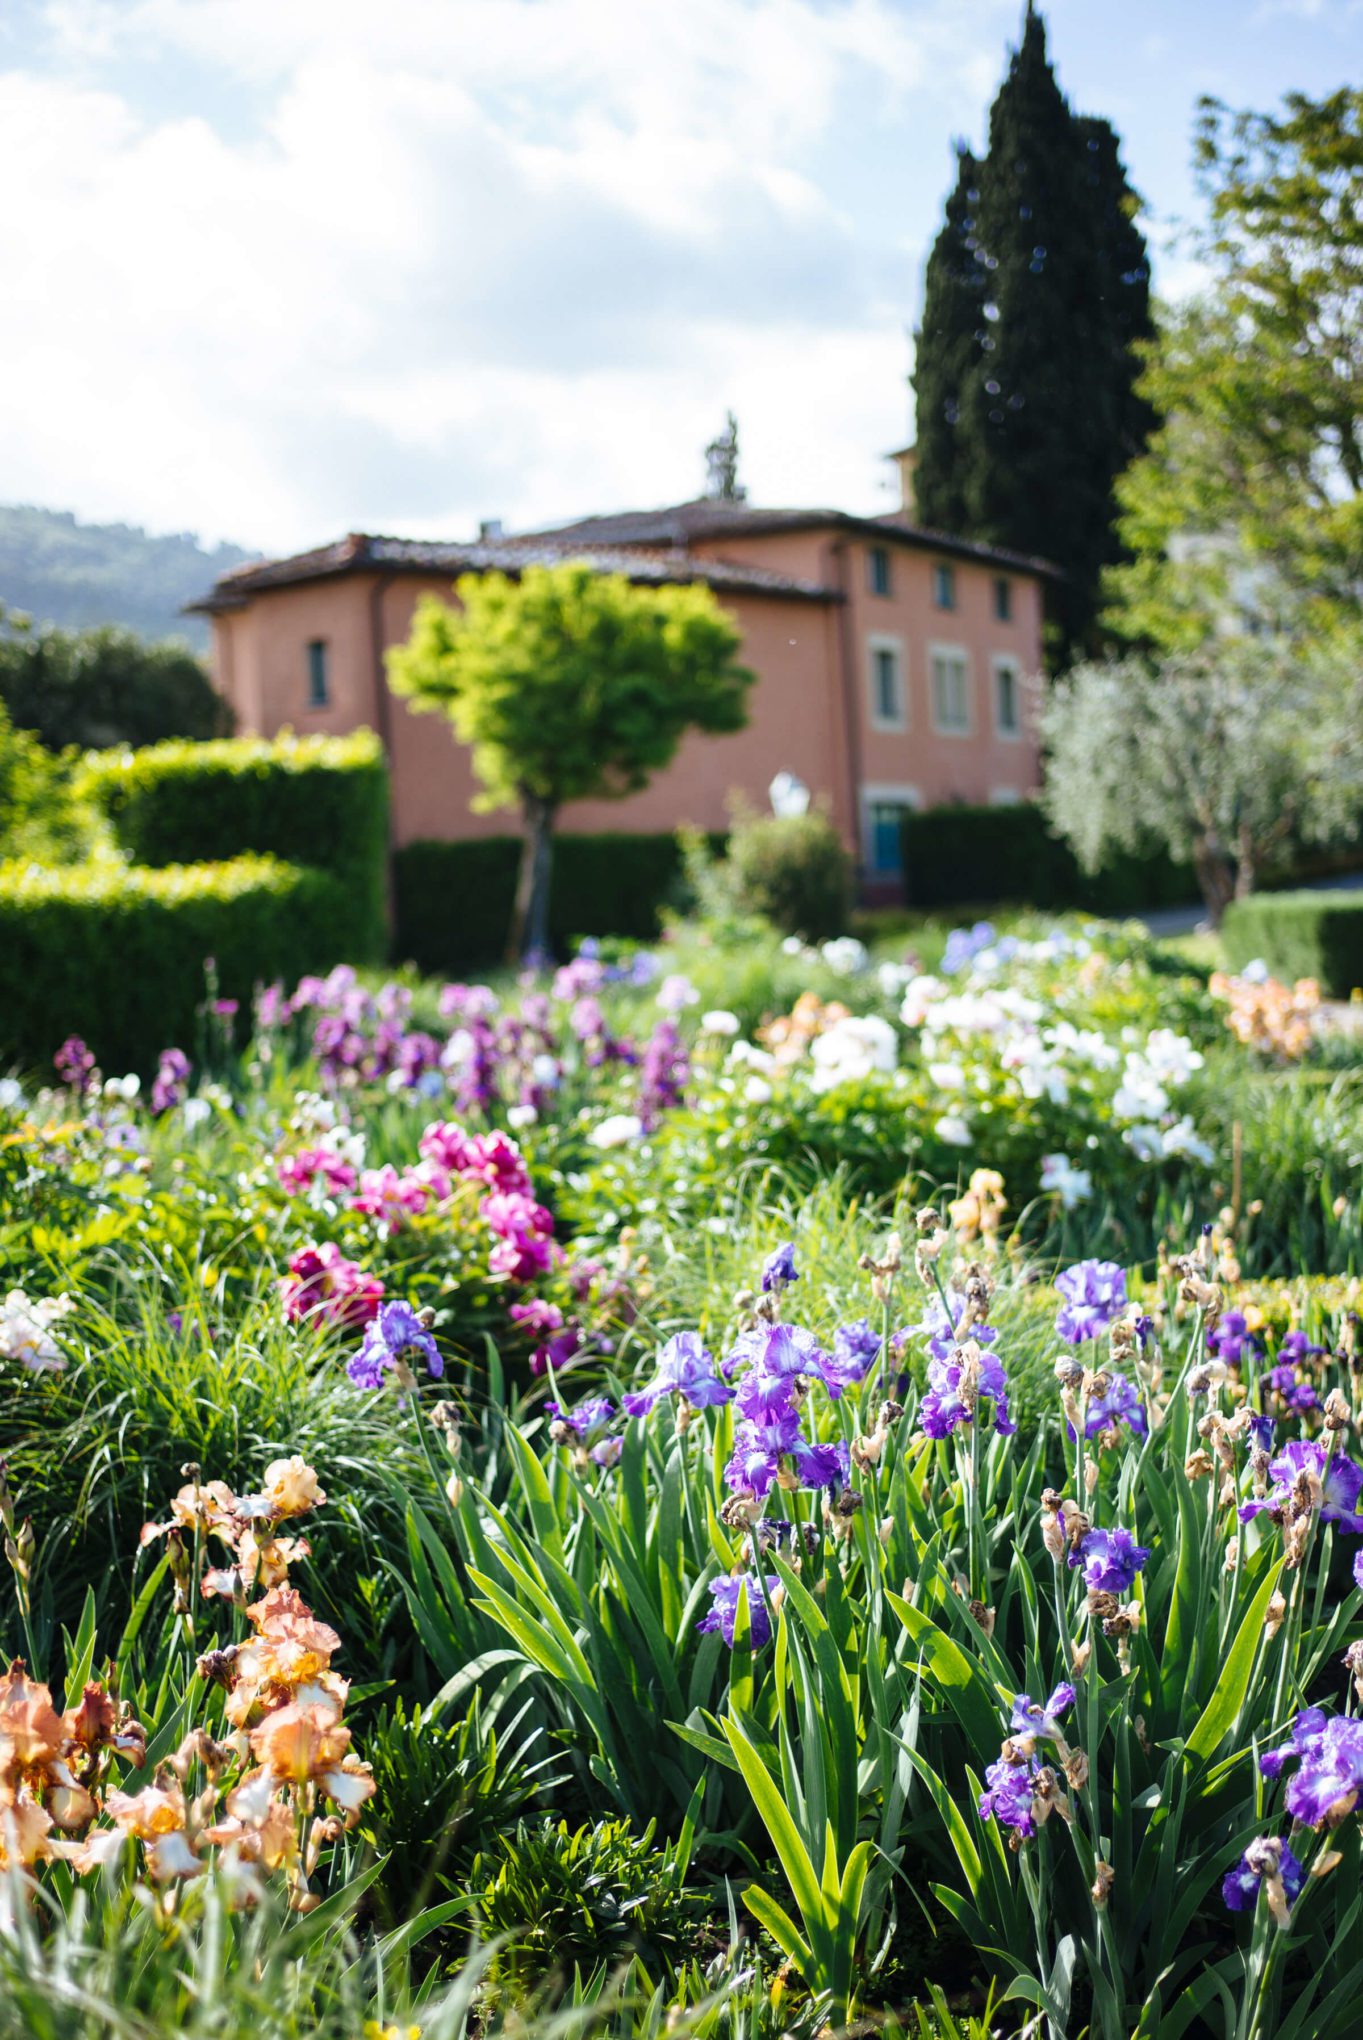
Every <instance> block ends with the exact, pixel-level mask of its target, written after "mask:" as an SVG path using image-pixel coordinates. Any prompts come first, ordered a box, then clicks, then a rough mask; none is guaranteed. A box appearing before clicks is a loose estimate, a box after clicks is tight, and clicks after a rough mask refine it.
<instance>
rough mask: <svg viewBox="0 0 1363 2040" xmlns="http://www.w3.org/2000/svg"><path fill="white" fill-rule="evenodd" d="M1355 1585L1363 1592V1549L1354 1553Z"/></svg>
mask: <svg viewBox="0 0 1363 2040" xmlns="http://www.w3.org/2000/svg"><path fill="white" fill-rule="evenodd" d="M1354 1585H1355V1586H1356V1587H1357V1588H1358V1590H1359V1592H1360V1593H1363V1551H1360V1552H1357V1553H1355V1555H1354Z"/></svg>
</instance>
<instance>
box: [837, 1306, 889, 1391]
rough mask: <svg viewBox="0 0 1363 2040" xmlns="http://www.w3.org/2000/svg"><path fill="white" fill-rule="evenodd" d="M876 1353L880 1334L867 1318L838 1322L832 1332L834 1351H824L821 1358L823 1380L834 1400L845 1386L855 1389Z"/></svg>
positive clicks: (872, 1363)
mask: <svg viewBox="0 0 1363 2040" xmlns="http://www.w3.org/2000/svg"><path fill="white" fill-rule="evenodd" d="M879 1353H880V1333H879V1332H878V1331H876V1330H875V1329H874V1327H873V1326H872V1324H871V1322H870V1320H869V1319H868V1318H858V1319H857V1320H856V1322H855V1323H854V1324H850V1325H839V1327H838V1329H837V1331H836V1332H835V1333H834V1334H833V1351H832V1352H831V1353H826V1354H825V1355H824V1360H823V1378H824V1383H825V1386H826V1387H827V1389H828V1393H829V1395H830V1396H831V1397H832V1398H833V1400H834V1402H836V1401H837V1400H838V1397H839V1396H840V1395H841V1394H842V1392H843V1390H844V1389H845V1388H855V1387H856V1385H857V1383H858V1382H860V1381H864V1380H865V1379H866V1377H867V1375H868V1374H869V1373H870V1371H871V1369H872V1368H873V1367H874V1366H875V1364H876V1359H877V1356H878V1355H879Z"/></svg>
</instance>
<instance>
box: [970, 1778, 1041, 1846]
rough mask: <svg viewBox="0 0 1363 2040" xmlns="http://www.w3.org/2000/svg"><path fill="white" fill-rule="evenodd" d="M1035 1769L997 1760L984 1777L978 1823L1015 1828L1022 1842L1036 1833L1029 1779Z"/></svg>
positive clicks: (1030, 1781)
mask: <svg viewBox="0 0 1363 2040" xmlns="http://www.w3.org/2000/svg"><path fill="white" fill-rule="evenodd" d="M1037 1768H1038V1766H1037V1765H1036V1764H1035V1763H1034V1762H1032V1761H1030V1760H1029V1761H1028V1762H1027V1763H1025V1764H1010V1763H1009V1762H1008V1761H1007V1759H1006V1758H1004V1757H999V1758H998V1759H997V1760H996V1761H995V1762H994V1763H992V1764H991V1765H990V1766H989V1768H988V1770H987V1771H986V1772H985V1774H984V1779H985V1786H986V1790H985V1791H983V1792H982V1793H981V1794H980V1819H981V1820H996V1821H997V1822H998V1824H999V1826H1000V1827H1008V1828H1015V1829H1016V1830H1017V1832H1018V1834H1020V1835H1021V1836H1022V1838H1023V1840H1024V1841H1027V1840H1029V1839H1030V1837H1031V1836H1032V1835H1034V1834H1035V1833H1036V1821H1035V1819H1034V1818H1033V1816H1032V1798H1033V1793H1032V1779H1033V1777H1034V1776H1035V1774H1036V1771H1037Z"/></svg>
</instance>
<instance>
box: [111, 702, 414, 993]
mask: <svg viewBox="0 0 1363 2040" xmlns="http://www.w3.org/2000/svg"><path fill="white" fill-rule="evenodd" d="M79 791H80V792H81V793H82V794H84V795H86V796H87V797H88V798H89V799H90V800H91V801H93V802H94V804H95V805H96V806H97V807H98V808H99V809H100V810H101V811H102V812H103V813H104V814H105V815H106V816H107V817H108V820H109V823H110V826H111V827H112V829H113V831H114V834H115V836H116V837H117V839H118V842H119V844H120V845H121V847H122V848H123V850H124V851H125V852H126V853H127V855H128V857H129V858H130V859H131V860H132V862H133V863H134V864H136V865H148V866H155V867H160V866H164V865H170V864H212V863H217V862H220V861H221V860H222V859H224V858H234V857H239V856H241V855H243V853H247V852H250V853H254V854H257V855H260V856H269V857H278V858H282V859H283V860H284V861H285V862H287V863H290V864H302V865H314V866H317V867H320V868H321V869H322V870H324V871H327V872H329V873H331V874H332V875H333V876H334V877H336V878H338V879H340V880H342V881H343V882H344V883H345V884H346V885H347V886H348V887H349V888H350V892H351V914H352V918H353V926H352V928H351V930H350V932H349V935H348V937H347V940H346V942H345V944H344V945H343V946H342V948H340V949H338V950H337V952H336V954H337V955H338V956H339V955H344V956H347V957H348V958H350V959H351V960H352V961H354V962H357V963H358V962H367V961H377V960H378V959H379V958H380V957H381V956H382V954H383V950H384V942H385V933H386V929H385V921H386V912H385V910H386V887H385V875H384V871H385V859H386V855H387V848H388V771H387V767H386V765H385V762H384V756H383V747H382V745H381V744H380V743H379V740H378V738H377V737H376V736H374V735H373V734H372V732H371V731H369V730H356V731H355V732H353V734H351V735H349V736H345V737H295V736H291V735H287V734H286V735H284V736H280V737H276V738H273V739H271V740H268V741H267V740H266V739H263V738H248V737H241V738H226V739H224V740H222V741H221V742H215V743H207V744H195V743H167V744H153V745H150V746H149V747H148V748H147V749H146V750H142V751H115V752H105V753H100V754H95V755H92V756H90V757H89V758H87V759H86V761H85V764H84V766H83V768H82V772H81V778H80V786H79ZM332 960H333V961H334V960H335V959H334V958H333V959H332Z"/></svg>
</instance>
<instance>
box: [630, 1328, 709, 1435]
mask: <svg viewBox="0 0 1363 2040" xmlns="http://www.w3.org/2000/svg"><path fill="white" fill-rule="evenodd" d="M666 1395H679V1396H682V1397H684V1398H685V1400H686V1401H687V1402H689V1403H690V1405H691V1407H692V1409H695V1410H705V1409H710V1408H711V1407H713V1406H714V1405H715V1404H716V1403H726V1402H729V1401H731V1400H732V1397H733V1390H732V1389H731V1388H730V1387H728V1385H727V1384H726V1383H725V1382H723V1381H721V1380H720V1378H719V1376H718V1375H717V1374H716V1373H715V1363H714V1361H713V1359H712V1358H711V1356H710V1354H709V1353H708V1352H707V1351H706V1349H705V1347H704V1346H703V1345H702V1344H701V1340H700V1333H699V1332H678V1333H677V1334H676V1336H675V1338H671V1339H669V1340H668V1342H667V1344H666V1345H665V1346H664V1347H663V1349H662V1351H661V1352H660V1353H659V1355H658V1365H657V1370H656V1372H655V1373H654V1376H653V1379H652V1381H650V1382H649V1384H648V1386H647V1387H646V1388H642V1389H638V1390H636V1391H635V1392H634V1393H633V1394H630V1395H626V1396H624V1397H623V1398H622V1400H623V1402H624V1405H625V1408H626V1410H627V1411H628V1413H629V1415H630V1416H632V1417H646V1416H647V1415H648V1413H649V1411H650V1410H651V1409H652V1408H653V1407H654V1405H655V1404H656V1403H660V1402H661V1401H662V1399H663V1397H664V1396H666Z"/></svg>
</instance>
